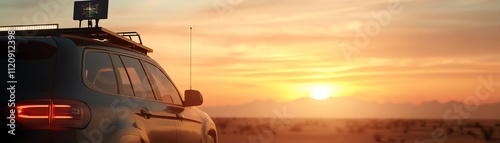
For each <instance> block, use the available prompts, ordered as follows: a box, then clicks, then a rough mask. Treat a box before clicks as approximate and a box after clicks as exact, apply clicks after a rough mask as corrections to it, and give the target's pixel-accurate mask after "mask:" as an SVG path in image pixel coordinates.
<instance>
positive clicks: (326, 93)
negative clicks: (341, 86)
mask: <svg viewBox="0 0 500 143" xmlns="http://www.w3.org/2000/svg"><path fill="white" fill-rule="evenodd" d="M310 90H311V93H310V94H311V97H312V98H314V99H316V100H325V99H328V97H330V96H332V93H333V88H332V87H328V86H314V87H311V89H310Z"/></svg>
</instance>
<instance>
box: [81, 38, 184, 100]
mask: <svg viewBox="0 0 500 143" xmlns="http://www.w3.org/2000/svg"><path fill="white" fill-rule="evenodd" d="M119 50H122V49H119ZM86 51H98V52H104V53H108V54H109V55H110V56H109V57H110V60H112V59H111V54H115V55H117V56H118V57H119V58H120V62H122V64H123V60H122V58H121V56H126V57H130V58H134V59H137V60H139V61H144V62H148V63H150V64H152V65H153V66H156V67H161V66H158V64H157V63H156V61H155V60H153V59H150V58H149V56H147V55H140V54H139V55H140V56H137V55H134V54H137V53H135V52H131V51H125V52H124V51H115V50H108V49H102V48H97V47H89V46H85V47H83V52H82V70H81V71H82V73H81V77H82V82H84V81H83V73H84V68H83V67H84V66H85V65H84V63H85V60H83V59H84V56H85V52H86ZM128 52H131V53H132V54H131V53H128ZM143 56H146V58H145V57H143ZM148 58H149V59H148ZM141 65H142V64H141ZM124 66H125V65H124ZM113 68H115V67H114V65H113ZM143 69H144V68H143ZM159 69H160V70H161V71H162V72H163V73H164V74H165V75H166V76H167V78H168V79H169V80H170V82H172V84H173V85H174V87H175V89H176V90H177V92H178V93H179V98H180V99H181V102H184V98H183V96H182V94H180V92H179V89H178V88H177V86H176V84H175V83H174V81H172V79H171V78H170V76H169V75H168V74H166V72H165V71H164V69H163V68H159ZM144 70H145V69H144ZM125 71H126V72H127V76H129V75H128V71H127V70H125ZM147 74H148V72H146V75H147ZM115 76H117V74H116V72H115ZM148 80H149V79H148ZM129 82H131V81H130V77H129ZM117 84H118V83H117ZM84 85H85V86H86V87H87V85H86V84H85V83H84ZM118 86H121V85H120V84H118ZM87 88H88V89H91V90H93V89H92V88H89V87H87ZM132 88H133V87H132ZM94 91H95V90H94ZM133 91H134V90H133ZM96 92H99V93H103V92H100V91H96ZM103 94H107V95H113V96H120V97H124V98H134V99H138V100H145V101H153V102H158V103H162V104H166V105H168V106H173V107H176V108H184V106H183V105H182V104H173V103H165V102H163V101H161V100H151V99H146V98H139V97H136V96H135V92H134V96H127V95H122V94H121V93H120V94H111V93H103ZM155 98H156V95H155Z"/></svg>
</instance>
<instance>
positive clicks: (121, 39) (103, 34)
mask: <svg viewBox="0 0 500 143" xmlns="http://www.w3.org/2000/svg"><path fill="white" fill-rule="evenodd" d="M4 27H8V26H4ZM14 27H15V26H14ZM7 32H8V31H0V35H7ZM15 32H16V33H15V35H16V36H58V37H64V38H70V39H80V40H85V39H86V40H93V41H99V42H100V43H103V44H104V43H106V44H112V45H117V46H119V47H121V48H123V49H126V50H131V51H137V52H140V53H143V54H147V53H152V52H153V49H151V48H149V47H147V46H145V45H143V44H142V41H141V39H140V35H139V34H138V33H137V32H113V31H111V30H109V29H107V28H103V27H91V28H59V27H58V26H57V28H55V29H27V30H16V31H15ZM132 36H137V37H138V38H139V41H140V42H136V41H134V40H132ZM126 37H128V38H126ZM94 43H97V42H94Z"/></svg>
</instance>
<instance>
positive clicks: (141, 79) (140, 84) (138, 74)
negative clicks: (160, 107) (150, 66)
mask: <svg viewBox="0 0 500 143" xmlns="http://www.w3.org/2000/svg"><path fill="white" fill-rule="evenodd" d="M121 59H122V61H123V65H124V66H125V70H126V72H127V73H128V77H129V78H130V82H131V83H132V88H133V89H134V94H135V96H136V97H140V98H145V99H151V100H155V96H154V94H153V90H152V89H151V85H150V82H149V80H148V77H147V76H146V73H145V72H144V69H143V68H142V66H141V63H140V62H139V60H137V59H133V58H130V57H125V56H121Z"/></svg>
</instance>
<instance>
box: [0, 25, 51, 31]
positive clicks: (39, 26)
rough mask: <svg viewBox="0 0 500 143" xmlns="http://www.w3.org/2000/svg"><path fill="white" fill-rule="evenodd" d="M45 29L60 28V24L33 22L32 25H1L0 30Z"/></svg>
mask: <svg viewBox="0 0 500 143" xmlns="http://www.w3.org/2000/svg"><path fill="white" fill-rule="evenodd" d="M43 29H59V24H31V25H9V26H0V31H9V30H16V31H21V30H43Z"/></svg>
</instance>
